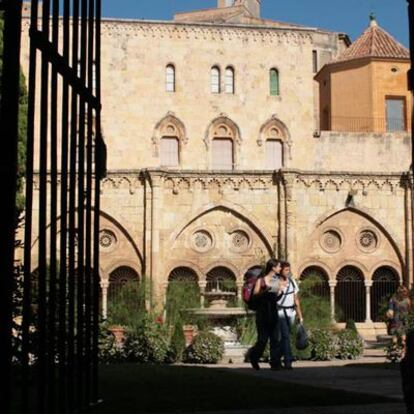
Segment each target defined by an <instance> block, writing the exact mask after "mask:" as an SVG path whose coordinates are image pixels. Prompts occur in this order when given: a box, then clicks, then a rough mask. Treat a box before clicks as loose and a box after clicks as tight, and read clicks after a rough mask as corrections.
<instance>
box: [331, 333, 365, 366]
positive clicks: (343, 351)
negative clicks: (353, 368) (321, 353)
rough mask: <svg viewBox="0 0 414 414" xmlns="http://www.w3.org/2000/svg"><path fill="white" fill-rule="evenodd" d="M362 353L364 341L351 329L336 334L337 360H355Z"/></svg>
mask: <svg viewBox="0 0 414 414" xmlns="http://www.w3.org/2000/svg"><path fill="white" fill-rule="evenodd" d="M363 353H364V341H363V339H362V338H361V337H360V336H359V335H358V333H357V332H355V331H354V330H352V329H344V330H343V331H340V332H338V333H337V355H336V356H337V358H339V359H357V358H360V357H361V356H362V354H363Z"/></svg>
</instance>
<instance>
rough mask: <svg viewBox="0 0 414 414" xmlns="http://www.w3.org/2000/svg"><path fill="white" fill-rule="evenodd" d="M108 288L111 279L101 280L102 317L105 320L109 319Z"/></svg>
mask: <svg viewBox="0 0 414 414" xmlns="http://www.w3.org/2000/svg"><path fill="white" fill-rule="evenodd" d="M108 288H109V281H108V280H101V289H102V318H103V319H104V320H106V319H108Z"/></svg>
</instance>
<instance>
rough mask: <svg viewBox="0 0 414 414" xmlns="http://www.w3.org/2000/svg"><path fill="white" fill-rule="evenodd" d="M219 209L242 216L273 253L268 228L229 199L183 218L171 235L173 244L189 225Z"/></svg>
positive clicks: (206, 206)
mask: <svg viewBox="0 0 414 414" xmlns="http://www.w3.org/2000/svg"><path fill="white" fill-rule="evenodd" d="M219 209H223V210H227V211H229V212H232V213H233V214H234V215H235V216H237V217H239V218H241V220H242V221H244V222H245V223H247V224H248V225H249V226H250V227H251V228H252V229H253V230H254V231H255V232H256V234H257V235H258V236H259V237H260V239H261V240H262V242H263V244H264V245H265V247H266V249H267V252H266V253H267V255H272V254H273V242H272V237H271V235H270V234H269V233H268V232H267V230H266V229H265V228H264V227H263V226H262V225H261V224H260V221H259V220H258V219H257V218H256V217H255V216H254V215H253V214H252V213H250V212H248V211H247V210H246V209H245V208H244V207H242V206H240V205H237V204H234V203H230V202H228V201H222V202H220V203H218V204H213V203H209V204H207V205H204V206H203V207H201V208H200V209H199V210H198V211H197V212H196V213H195V214H193V216H192V217H191V218H189V219H184V220H182V222H181V223H180V224H179V225H178V226H177V227H176V230H175V231H174V232H173V233H172V234H171V236H170V241H171V244H173V243H174V242H175V241H176V240H177V239H178V237H179V236H180V235H181V234H182V233H183V232H184V231H185V229H186V228H187V227H189V226H190V225H191V224H192V223H193V222H194V221H196V220H197V219H198V218H199V217H201V216H203V215H205V214H207V213H209V212H211V211H213V210H219Z"/></svg>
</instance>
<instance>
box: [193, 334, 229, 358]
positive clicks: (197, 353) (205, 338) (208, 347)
mask: <svg viewBox="0 0 414 414" xmlns="http://www.w3.org/2000/svg"><path fill="white" fill-rule="evenodd" d="M223 355H224V343H223V341H222V339H221V338H219V337H218V336H217V335H215V334H213V333H212V332H200V333H199V334H198V335H197V336H196V337H195V338H194V341H193V343H192V344H191V345H190V346H189V347H188V349H187V350H186V353H185V362H190V363H195V364H217V363H218V362H220V361H221V359H222V358H223Z"/></svg>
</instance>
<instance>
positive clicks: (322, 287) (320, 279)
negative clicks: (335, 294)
mask: <svg viewBox="0 0 414 414" xmlns="http://www.w3.org/2000/svg"><path fill="white" fill-rule="evenodd" d="M310 278H314V279H315V284H313V283H312V287H311V292H312V293H313V294H314V295H316V296H320V297H321V298H324V299H328V298H329V297H330V287H329V275H328V273H326V272H325V270H324V269H323V268H322V267H320V266H309V267H307V268H306V269H304V270H303V271H302V273H301V274H300V281H302V282H304V281H306V280H309V279H310Z"/></svg>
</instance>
